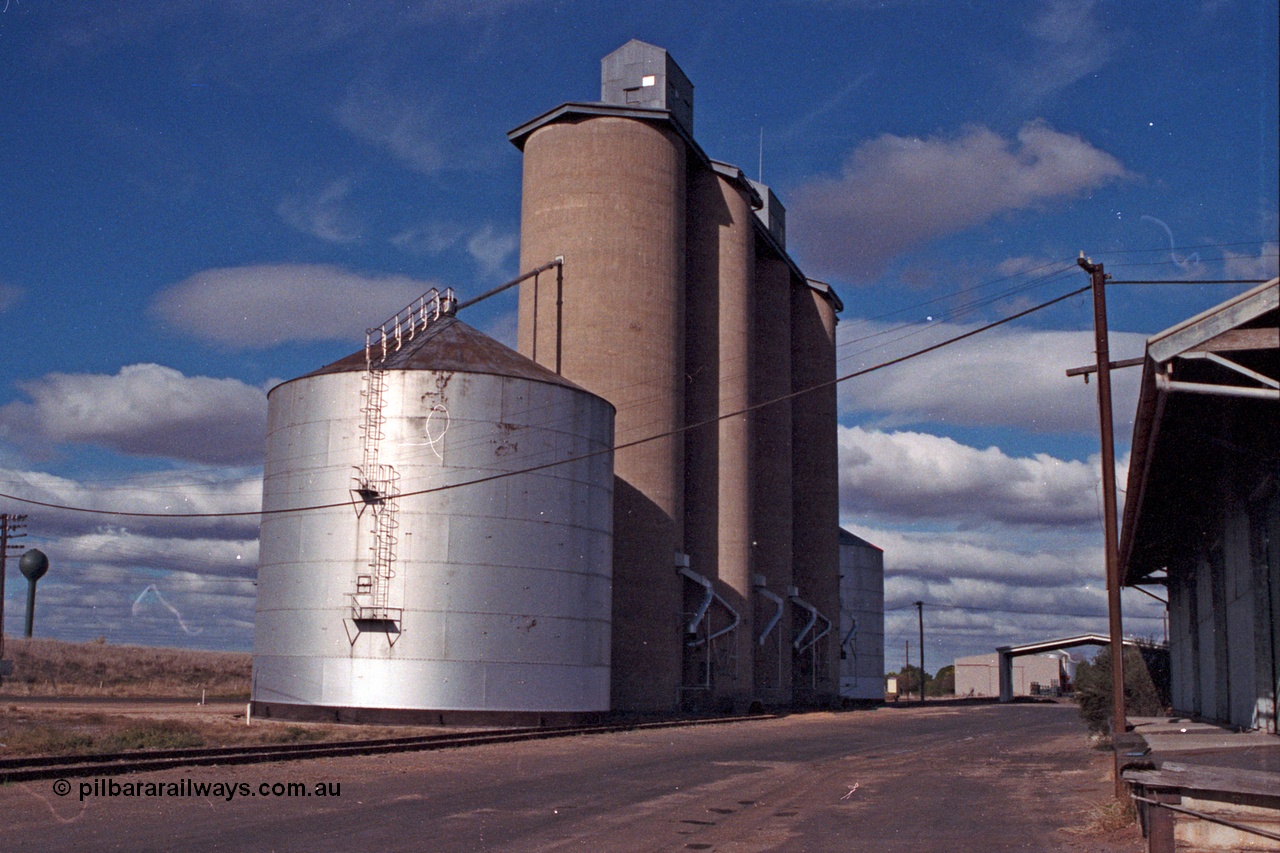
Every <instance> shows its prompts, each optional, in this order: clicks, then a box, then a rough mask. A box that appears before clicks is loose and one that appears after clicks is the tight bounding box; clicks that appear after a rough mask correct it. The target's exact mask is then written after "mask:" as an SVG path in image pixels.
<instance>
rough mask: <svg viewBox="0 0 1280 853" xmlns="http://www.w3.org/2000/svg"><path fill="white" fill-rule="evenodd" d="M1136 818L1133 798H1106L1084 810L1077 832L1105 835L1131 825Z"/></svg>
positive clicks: (1136, 813)
mask: <svg viewBox="0 0 1280 853" xmlns="http://www.w3.org/2000/svg"><path fill="white" fill-rule="evenodd" d="M1137 819H1138V812H1137V809H1135V808H1134V805H1133V800H1130V799H1129V798H1127V797H1126V798H1125V799H1123V800H1115V799H1112V800H1107V801H1106V802H1102V803H1097V804H1095V805H1094V806H1093V807H1091V808H1090V809H1089V810H1088V811H1087V812H1085V815H1084V820H1083V822H1082V823H1081V825H1080V828H1079V830H1078V832H1079V833H1080V834H1081V835H1106V834H1108V833H1111V832H1118V831H1120V830H1122V829H1127V828H1128V827H1131V826H1133V824H1134V822H1135V821H1136V820H1137Z"/></svg>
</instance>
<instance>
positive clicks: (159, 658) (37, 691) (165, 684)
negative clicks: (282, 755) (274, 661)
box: [0, 638, 252, 699]
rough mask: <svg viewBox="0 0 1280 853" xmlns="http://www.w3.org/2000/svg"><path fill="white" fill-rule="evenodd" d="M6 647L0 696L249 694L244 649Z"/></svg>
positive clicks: (15, 643) (43, 643) (34, 643)
mask: <svg viewBox="0 0 1280 853" xmlns="http://www.w3.org/2000/svg"><path fill="white" fill-rule="evenodd" d="M4 651H5V657H6V658H9V659H10V660H12V661H13V670H14V671H13V675H12V676H9V677H7V678H5V680H4V684H3V685H2V686H0V696H8V697H20V696H115V697H122V698H169V697H174V698H176V697H182V698H186V697H192V696H194V697H199V696H200V692H201V691H202V690H203V691H206V692H207V695H208V696H209V698H226V699H247V698H248V697H249V678H250V672H251V669H252V657H251V656H250V655H248V654H245V653H238V652H203V651H190V650H187V649H163V648H148V647H145V646H111V645H107V644H106V643H104V642H101V641H96V642H91V643H63V642H59V641H58V640H35V639H33V640H25V639H24V640H15V639H12V638H6V640H5V644H4Z"/></svg>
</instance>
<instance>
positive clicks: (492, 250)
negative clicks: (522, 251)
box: [467, 225, 520, 276]
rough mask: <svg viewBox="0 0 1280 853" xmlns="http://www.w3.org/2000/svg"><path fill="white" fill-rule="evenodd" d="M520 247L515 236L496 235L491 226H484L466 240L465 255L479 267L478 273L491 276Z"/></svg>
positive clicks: (499, 269)
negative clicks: (472, 259) (469, 256)
mask: <svg viewBox="0 0 1280 853" xmlns="http://www.w3.org/2000/svg"><path fill="white" fill-rule="evenodd" d="M519 245H520V238H519V237H518V236H517V235H515V234H496V233H494V230H493V226H492V225H486V226H484V227H483V228H481V229H480V230H479V231H477V232H476V233H475V234H472V235H471V238H470V239H469V240H467V253H468V254H470V255H471V257H472V258H474V259H475V261H476V263H478V264H479V265H480V273H481V275H484V276H491V275H493V274H495V273H497V272H500V271H501V269H502V267H503V266H505V265H506V263H507V258H509V257H511V255H512V253H513V252H515V250H516V248H517V247H519Z"/></svg>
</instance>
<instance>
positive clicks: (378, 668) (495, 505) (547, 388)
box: [253, 298, 613, 722]
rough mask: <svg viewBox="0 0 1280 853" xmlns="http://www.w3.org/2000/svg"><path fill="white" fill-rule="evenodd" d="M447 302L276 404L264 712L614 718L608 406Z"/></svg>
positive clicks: (264, 612) (256, 696)
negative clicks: (468, 321) (482, 329)
mask: <svg viewBox="0 0 1280 853" xmlns="http://www.w3.org/2000/svg"><path fill="white" fill-rule="evenodd" d="M450 307H451V303H450V300H449V299H448V298H445V299H444V300H439V299H435V300H432V301H429V302H427V301H423V302H420V303H419V304H418V305H417V306H416V307H414V308H413V310H410V311H408V312H405V313H404V315H403V316H398V317H397V318H395V319H394V320H393V321H390V323H389V324H388V325H387V326H384V327H383V329H382V330H380V332H378V333H376V334H374V335H373V336H372V339H371V341H370V344H369V346H367V347H366V350H365V351H362V352H357V353H355V354H353V355H351V356H349V357H347V358H345V359H342V360H340V361H337V362H335V363H333V364H331V365H329V366H327V367H324V368H322V369H320V370H318V371H316V372H314V373H311V374H308V375H306V376H303V377H300V378H298V379H294V380H291V381H288V382H285V383H283V384H281V385H278V386H276V387H275V388H274V389H272V391H271V392H270V394H269V395H268V437H267V455H266V470H265V478H264V485H263V513H264V514H263V521H262V529H261V556H260V565H259V573H258V602H257V612H256V621H255V627H254V663H253V700H254V705H255V713H258V714H260V715H262V714H265V715H268V716H288V717H302V718H328V719H334V718H337V719H364V720H375V719H383V720H396V719H399V720H406V721H407V720H423V721H431V722H462V721H482V720H486V719H494V720H498V719H503V720H508V719H519V718H521V717H528V716H530V715H536V716H537V717H542V718H545V716H546V715H548V714H552V715H555V714H571V715H576V714H582V713H589V712H601V711H606V710H608V708H609V679H610V675H609V672H610V668H609V653H610V622H611V606H612V605H611V555H612V517H611V508H612V489H613V472H612V462H611V454H610V453H609V449H610V448H611V446H612V441H613V408H612V406H611V405H610V404H609V403H607V402H605V401H604V400H602V399H601V398H599V397H597V396H595V395H592V394H590V393H588V392H586V391H584V390H582V389H581V388H579V387H577V386H576V385H574V384H572V383H571V382H568V381H567V380H565V379H564V378H563V377H561V376H558V375H556V374H555V373H554V372H552V371H550V370H548V369H546V368H544V367H541V366H539V365H537V364H535V363H534V362H532V361H530V360H529V359H526V358H524V357H523V356H520V355H519V354H518V353H516V352H514V351H512V350H510V349H508V348H506V347H504V346H502V345H501V344H499V343H498V342H496V341H494V340H492V339H491V338H488V337H486V336H485V335H483V334H481V333H480V332H478V331H476V330H475V329H473V328H471V327H470V326H468V325H466V324H465V323H463V322H461V321H460V320H458V319H457V318H455V317H453V316H452V313H451V310H450ZM564 460H576V461H569V462H564ZM562 462H564V464H555V463H562ZM467 483H471V485H464V484H467ZM450 487H452V488H450ZM300 507H322V508H319V509H305V510H302V509H298V508H300ZM290 510H297V511H290Z"/></svg>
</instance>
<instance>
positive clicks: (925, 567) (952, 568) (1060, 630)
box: [843, 521, 1163, 671]
mask: <svg viewBox="0 0 1280 853" xmlns="http://www.w3.org/2000/svg"><path fill="white" fill-rule="evenodd" d="M843 526H844V527H845V528H846V529H848V530H850V531H852V532H853V533H855V534H857V535H858V536H861V537H862V538H864V539H866V540H867V541H869V542H873V543H875V544H876V545H878V546H880V547H882V548H884V559H885V606H886V613H885V653H886V659H885V662H886V668H887V669H896V668H897V666H898V665H899V662H900V661H901V660H902V658H901V654H902V642H903V640H910V643H911V649H912V663H914V662H915V656H916V654H917V653H918V649H917V645H916V643H917V640H916V637H917V631H918V623H917V616H916V609H915V608H914V607H912V606H910V605H911V604H912V602H915V601H923V602H924V603H925V608H924V621H925V642H926V646H927V648H926V664H925V666H926V668H927V669H929V670H930V671H934V670H936V669H937V668H938V667H940V666H944V665H946V664H949V663H951V662H952V661H953V660H954V659H955V658H956V657H960V656H964V655H972V654H985V653H989V652H992V651H994V650H995V648H996V647H997V646H1000V645H1011V644H1015V643H1024V642H1030V641H1035V640H1044V639H1050V638H1053V637H1063V636H1071V635H1073V634H1081V633H1089V632H1101V633H1106V631H1107V616H1106V613H1107V603H1106V583H1105V569H1104V566H1103V560H1102V546H1101V539H1102V536H1101V531H1100V530H1095V531H1089V532H1080V531H1077V532H1076V533H1074V534H1072V535H1070V536H1068V537H1066V538H1055V537H1047V538H1046V536H1045V531H1044V530H1043V529H1041V528H1026V529H1024V531H1023V532H1024V533H1025V534H1026V535H1024V536H1019V537H1017V538H1016V541H1017V544H1016V545H1011V544H1010V540H1011V539H1013V538H1014V537H1010V536H1008V535H1007V534H1004V535H992V534H984V533H976V532H972V531H969V532H954V531H941V532H902V531H897V530H893V529H888V528H883V527H874V526H867V525H859V524H854V523H851V522H850V521H845V523H844V524H843ZM1124 613H1125V630H1126V633H1128V634H1130V635H1135V634H1136V635H1139V636H1155V637H1157V638H1158V637H1159V635H1160V632H1161V621H1160V619H1161V614H1162V613H1163V607H1162V606H1161V605H1159V604H1157V603H1156V602H1154V601H1153V600H1151V599H1149V598H1147V597H1146V596H1143V595H1141V594H1140V593H1132V594H1128V593H1126V595H1125V600H1124Z"/></svg>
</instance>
